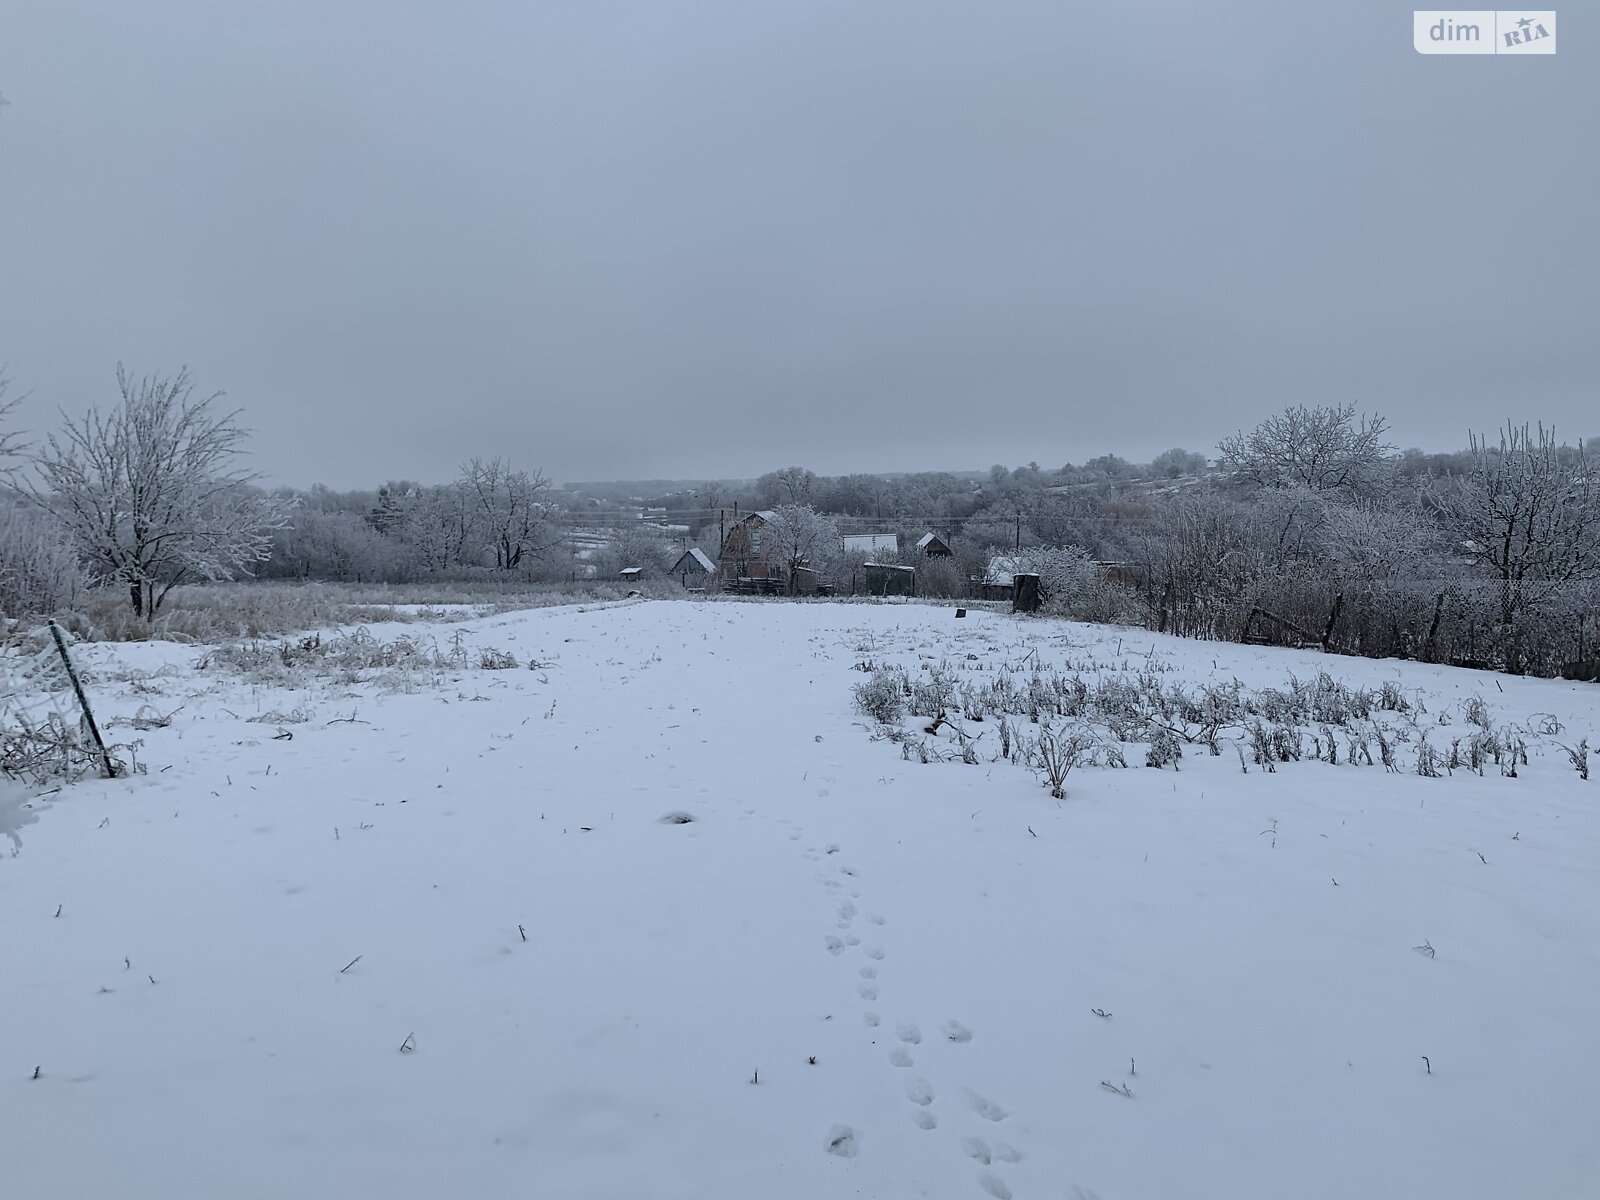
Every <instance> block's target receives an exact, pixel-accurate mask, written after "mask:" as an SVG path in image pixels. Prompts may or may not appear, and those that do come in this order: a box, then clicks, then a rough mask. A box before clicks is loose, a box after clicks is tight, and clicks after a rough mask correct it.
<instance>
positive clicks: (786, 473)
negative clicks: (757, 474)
mask: <svg viewBox="0 0 1600 1200" xmlns="http://www.w3.org/2000/svg"><path fill="white" fill-rule="evenodd" d="M816 490H817V477H816V476H815V475H814V474H812V473H811V472H810V471H808V470H806V468H804V467H784V468H783V469H782V470H779V471H768V472H767V473H766V474H765V475H763V476H761V478H759V479H757V480H756V496H757V497H758V498H759V499H760V501H761V503H763V504H766V505H770V506H771V507H773V508H777V507H780V506H782V505H796V504H800V505H806V504H810V503H811V502H812V500H813V498H814V496H815V493H816Z"/></svg>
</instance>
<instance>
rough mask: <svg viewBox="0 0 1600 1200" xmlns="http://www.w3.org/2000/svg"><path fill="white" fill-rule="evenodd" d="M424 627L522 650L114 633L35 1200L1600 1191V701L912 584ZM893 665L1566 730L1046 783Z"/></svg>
mask: <svg viewBox="0 0 1600 1200" xmlns="http://www.w3.org/2000/svg"><path fill="white" fill-rule="evenodd" d="M428 632H430V631H429V630H428V629H427V628H426V627H424V626H419V625H416V624H408V625H405V626H403V627H398V628H393V627H387V628H386V627H375V628H374V630H373V635H374V636H375V637H378V638H380V639H387V638H395V637H406V638H412V639H414V638H416V637H418V635H419V633H428ZM431 633H432V635H433V636H434V637H436V638H437V639H438V642H439V645H440V646H448V645H449V644H450V641H451V639H454V638H456V637H457V635H460V636H461V637H463V638H465V639H466V640H467V641H468V642H469V643H470V645H471V646H472V647H474V648H481V647H495V648H499V649H504V650H509V651H510V652H511V653H512V654H514V655H515V656H516V658H517V659H518V661H519V662H520V663H526V662H527V661H528V660H529V659H532V660H535V662H536V663H537V664H538V665H537V666H536V667H535V668H534V669H531V670H530V669H528V668H527V667H526V666H519V667H518V668H517V669H515V670H498V671H485V670H477V669H470V670H456V671H439V672H420V673H415V672H414V673H413V674H412V675H410V676H409V677H405V678H396V677H394V676H390V677H389V678H388V679H387V681H386V682H385V683H361V682H354V683H352V682H348V681H346V682H336V681H334V680H331V679H330V680H324V681H321V682H319V683H316V684H314V685H312V686H309V687H299V688H293V689H291V688H286V687H284V686H280V685H276V684H265V683H261V682H257V681H255V680H252V679H250V678H247V677H244V676H242V675H240V674H238V673H237V672H235V671H233V670H231V669H226V668H222V667H219V666H218V665H216V664H214V663H213V664H210V665H209V666H207V667H206V669H204V670H197V669H196V664H197V663H198V662H200V661H202V660H203V659H204V657H205V655H206V654H207V651H206V650H205V649H204V648H196V647H180V646H172V645H137V646H118V647H109V646H93V647H83V648H81V651H80V653H81V655H82V657H83V658H84V659H85V660H87V662H88V663H89V665H90V669H91V672H92V675H93V677H94V683H93V685H92V686H93V692H94V696H95V698H96V700H97V702H98V704H99V706H100V709H101V715H102V718H104V719H114V718H117V717H124V718H126V717H131V716H132V715H133V714H134V713H135V712H136V711H137V710H138V709H139V708H140V707H141V706H145V705H148V706H151V708H153V709H154V710H157V711H159V712H162V713H170V712H171V711H172V710H173V709H178V706H179V705H181V706H182V707H181V709H178V711H177V712H176V713H175V715H173V718H172V722H171V724H170V725H168V726H167V727H165V728H156V729H149V730H146V731H143V732H135V731H133V730H131V729H129V728H127V727H126V726H119V727H118V728H117V729H116V731H115V736H116V737H117V738H118V739H120V740H127V739H128V738H130V737H138V738H140V739H142V741H143V745H142V747H140V749H139V751H138V754H139V759H140V761H141V762H142V763H144V764H146V765H147V768H148V774H146V775H143V776H139V777H136V778H134V779H132V780H131V781H117V782H109V783H108V782H88V783H84V784H81V785H78V786H74V787H72V788H69V789H67V790H66V791H64V792H62V793H61V794H59V795H57V796H54V797H51V798H49V800H48V801H47V802H46V804H47V806H41V807H36V808H35V809H34V810H32V811H31V812H30V813H29V815H31V816H36V817H37V820H35V821H33V823H31V824H26V825H21V826H19V827H18V828H17V829H16V830H15V834H16V836H17V837H18V838H20V841H21V847H20V850H18V852H17V853H16V854H15V855H14V856H11V857H8V858H5V859H0V948H3V955H4V959H3V961H4V966H3V968H0V1030H3V1034H0V1165H3V1173H0V1180H3V1182H0V1191H3V1193H4V1195H6V1196H15V1197H19V1198H26V1200H46V1198H54V1197H79V1196H108V1197H109V1196H114V1197H129V1198H132V1197H138V1198H144V1197H150V1198H155V1197H160V1198H162V1200H176V1198H187V1197H194V1198H200V1197H204V1198H206V1200H215V1198H218V1197H230V1198H231V1197H261V1198H268V1197H271V1198H274V1200H276V1198H281V1197H286V1196H294V1197H350V1196H382V1197H417V1198H422V1197H428V1198H435V1197H442V1196H451V1197H456V1196H459V1197H499V1196H507V1197H509V1196H518V1197H541V1198H543V1197H550V1198H557V1200H580V1198H586V1197H596V1198H599V1197H604V1198H615V1200H645V1198H661V1200H667V1198H673V1200H690V1198H693V1200H707V1198H722V1197H727V1198H729V1200H732V1198H739V1200H747V1198H751V1197H762V1198H766V1200H777V1198H786V1197H793V1198H796V1200H800V1198H805V1200H816V1198H819V1197H835V1196H863V1197H885V1198H894V1200H902V1198H905V1197H919V1196H921V1197H939V1198H944V1197H950V1198H953V1200H961V1198H964V1197H971V1198H973V1200H984V1198H985V1197H998V1198H1000V1200H1004V1198H1005V1197H1011V1196H1014V1197H1017V1198H1019V1200H1022V1198H1028V1197H1050V1198H1052V1200H1063V1198H1074V1200H1083V1198H1086V1197H1099V1198H1100V1200H1172V1198H1184V1197H1196V1198H1199V1197H1205V1198H1211V1197H1214V1198H1217V1200H1222V1198H1228V1200H1240V1198H1253V1197H1261V1198H1268V1197H1271V1198H1282V1197H1297V1198H1322V1197H1326V1198H1328V1200H1334V1198H1337V1200H1348V1198H1349V1197H1355V1196H1373V1197H1406V1198H1409V1200H1416V1198H1425V1197H1438V1198H1441V1200H1443V1198H1447V1197H1448V1198H1449V1200H1467V1198H1473V1197H1484V1198H1488V1197H1539V1198H1541V1200H1561V1198H1574V1200H1576V1198H1579V1197H1590V1198H1592V1197H1595V1196H1600V1139H1597V1138H1596V1136H1595V1130H1596V1127H1597V1114H1600V1019H1597V1012H1600V815H1597V807H1600V806H1597V803H1596V800H1597V795H1600V793H1597V791H1596V789H1597V788H1600V780H1594V781H1590V782H1583V781H1580V779H1579V778H1578V775H1577V773H1576V772H1575V770H1574V769H1573V767H1572V764H1571V763H1570V762H1569V761H1568V760H1567V757H1566V755H1565V753H1564V752H1563V751H1561V750H1560V749H1559V747H1558V746H1557V745H1556V742H1557V741H1561V742H1566V743H1568V744H1572V743H1575V742H1576V740H1577V739H1578V738H1579V737H1582V736H1584V735H1587V736H1588V737H1589V739H1590V741H1591V743H1600V688H1597V687H1595V686H1593V685H1579V684H1568V683H1559V682H1549V681H1534V680H1525V679H1511V678H1505V677H1499V678H1497V677H1494V676H1491V675H1484V674H1476V673H1470V672H1464V671H1455V670H1450V669H1444V668H1434V667H1427V666H1420V665H1417V664H1402V663H1396V662H1366V661H1360V660H1350V659H1326V658H1322V657H1320V656H1317V655H1313V654H1304V653H1296V652H1288V651H1280V650H1266V649H1258V648H1254V647H1241V646H1231V645H1217V644H1211V643H1193V642H1187V643H1186V642H1179V641H1176V640H1173V639H1166V638H1161V637H1158V636H1156V635H1151V634H1145V633H1140V632H1131V631H1123V630H1115V629H1100V628H1090V627H1085V626H1076V625H1067V624H1062V623H1055V622H1048V621H1028V620H1023V619H1018V618H1013V617H1011V616H1009V615H1002V614H996V613H990V612H980V611H973V612H972V613H970V615H969V616H968V617H967V618H965V619H962V620H957V619H956V618H955V617H954V616H953V614H952V612H951V611H950V610H948V609H938V608H931V607H921V606H914V605H906V606H884V607H871V606H858V605H824V604H804V605H800V604H787V603H764V604H723V603H695V602H688V601H685V602H649V603H634V604H622V605H616V606H605V607H594V608H590V609H588V610H586V611H580V610H575V609H542V610H538V611H534V612H530V613H524V614H511V615H501V616H495V617H487V618H483V619H481V620H477V621H473V622H468V623H465V624H449V625H442V626H439V627H438V628H437V629H434V630H432V631H431ZM869 659H870V660H871V661H872V662H873V663H875V664H878V665H882V664H886V663H887V664H901V665H904V666H906V667H908V668H910V670H911V671H912V673H913V674H915V673H916V672H919V671H922V670H924V668H925V667H926V666H927V665H931V664H935V663H937V662H939V661H941V660H948V661H949V662H950V663H952V664H958V665H960V666H961V668H962V669H965V670H969V671H973V672H980V671H982V670H984V669H986V668H988V667H990V666H992V665H994V664H997V663H999V662H1002V661H1006V662H1012V663H1018V662H1028V663H1032V662H1039V661H1043V662H1046V663H1049V664H1066V665H1067V666H1068V667H1070V668H1073V669H1078V670H1082V671H1085V672H1086V673H1087V675H1088V676H1089V677H1094V676H1097V675H1099V676H1103V675H1107V674H1119V673H1121V674H1126V675H1129V676H1132V675H1133V674H1136V673H1138V672H1141V671H1155V670H1161V671H1162V673H1163V676H1164V677H1165V678H1169V679H1176V680H1182V681H1184V682H1186V683H1188V684H1191V685H1194V686H1199V685H1200V684H1201V683H1203V682H1206V681H1212V680H1229V679H1232V678H1235V677H1237V678H1238V679H1240V680H1242V681H1243V682H1244V683H1245V684H1246V685H1249V686H1251V687H1263V686H1273V687H1279V686H1282V685H1283V684H1284V682H1285V680H1286V679H1287V678H1288V676H1289V675H1290V674H1295V675H1297V676H1299V677H1301V678H1307V677H1311V676H1314V675H1315V674H1316V673H1317V672H1318V671H1319V670H1325V671H1327V672H1329V673H1330V674H1332V675H1333V676H1335V677H1336V678H1338V679H1341V680H1346V681H1349V682H1350V683H1352V684H1355V685H1360V686H1368V687H1377V686H1378V685H1380V684H1381V683H1383V682H1385V681H1392V682H1398V683H1399V684H1400V685H1401V686H1402V687H1403V688H1404V689H1405V690H1406V692H1407V694H1408V695H1409V696H1411V697H1412V698H1413V699H1414V700H1420V701H1421V703H1422V705H1423V706H1424V707H1425V708H1426V710H1427V715H1426V717H1425V718H1424V721H1425V722H1434V723H1437V722H1438V721H1440V720H1441V719H1443V720H1448V721H1451V722H1453V723H1454V724H1456V725H1460V724H1461V722H1462V720H1463V717H1462V713H1463V712H1464V711H1465V710H1464V705H1465V704H1466V702H1468V701H1470V700H1471V699H1473V698H1474V697H1481V698H1482V699H1483V700H1484V701H1485V702H1486V703H1487V705H1488V708H1489V710H1490V711H1491V712H1492V713H1493V717H1494V719H1495V721H1496V722H1498V723H1504V724H1517V725H1520V726H1522V727H1525V728H1549V727H1550V724H1549V716H1548V715H1549V714H1553V715H1554V716H1555V718H1556V719H1557V721H1558V722H1559V723H1560V725H1561V726H1562V728H1561V731H1560V733H1559V735H1557V736H1555V737H1550V736H1539V735H1530V737H1529V762H1528V764H1527V765H1526V766H1525V767H1523V768H1522V769H1521V770H1520V771H1519V773H1518V777H1517V778H1504V777H1502V776H1501V775H1500V774H1499V773H1498V771H1497V770H1496V769H1494V768H1493V767H1491V768H1489V769H1488V770H1487V771H1486V773H1485V774H1484V776H1482V777H1479V776H1477V775H1474V774H1470V773H1466V772H1463V771H1459V770H1458V771H1457V772H1456V773H1455V774H1454V775H1453V776H1451V777H1445V778H1437V779H1433V778H1419V777H1417V776H1416V775H1415V774H1411V773H1409V771H1410V767H1411V758H1410V753H1409V751H1408V753H1407V756H1406V757H1405V758H1404V759H1403V760H1402V762H1401V767H1402V771H1403V772H1406V773H1387V772H1385V771H1384V770H1383V769H1382V768H1381V767H1365V766H1363V767H1351V766H1348V765H1344V764H1342V763H1341V764H1340V765H1338V766H1331V765H1328V764H1326V763H1323V762H1311V761H1306V762H1296V763H1285V764H1282V765H1280V766H1279V767H1278V769H1277V770H1276V771H1275V772H1273V773H1267V772H1265V771H1264V770H1262V769H1260V768H1258V767H1252V768H1251V769H1250V771H1249V772H1248V773H1243V772H1242V771H1241V764H1240V761H1239V759H1238V757H1237V756H1236V755H1235V754H1234V753H1233V752H1232V750H1231V748H1229V749H1228V751H1227V752H1226V753H1224V754H1223V755H1222V756H1221V757H1211V756H1210V755H1208V754H1206V753H1205V752H1204V751H1203V750H1198V751H1197V750H1196V748H1195V747H1189V748H1188V749H1187V752H1186V755H1185V757H1184V758H1183V760H1182V761H1181V764H1180V767H1181V769H1180V770H1179V771H1177V772H1174V771H1172V770H1170V769H1169V770H1151V769H1146V768H1144V767H1142V766H1141V765H1139V764H1140V763H1142V761H1143V759H1142V753H1140V754H1135V753H1134V751H1133V750H1132V749H1130V752H1129V761H1130V762H1131V763H1132V764H1133V765H1132V766H1131V767H1130V768H1129V769H1127V770H1111V769H1105V768H1080V769H1079V770H1077V771H1074V772H1073V774H1072V775H1071V776H1070V777H1069V778H1068V780H1067V798H1066V799H1065V800H1063V801H1056V800H1053V799H1051V797H1050V795H1049V792H1048V790H1047V789H1045V788H1043V787H1041V785H1040V783H1039V781H1038V779H1037V778H1036V777H1035V776H1034V775H1033V774H1031V773H1030V772H1029V771H1027V770H1026V769H1024V768H1023V767H1020V766H1017V765H1014V764H1011V763H1008V762H1004V761H999V762H995V761H990V760H991V758H992V756H993V754H994V749H995V731H994V729H993V725H994V722H993V721H992V720H991V721H989V722H986V723H985V725H983V726H977V727H976V728H977V729H981V730H982V732H983V733H984V737H983V738H982V739H980V740H979V742H978V743H977V745H978V747H979V755H978V757H979V760H980V761H979V762H978V764H977V765H975V766H974V765H964V764H961V763H959V762H956V763H936V764H923V763H921V762H918V761H914V760H911V761H908V760H907V759H906V758H904V757H902V753H901V751H900V749H899V748H898V747H897V746H896V745H894V744H893V743H892V742H890V741H887V740H882V739H878V740H874V739H873V738H872V737H871V736H870V733H871V729H870V726H869V723H868V722H867V721H866V719H865V718H864V717H863V716H861V714H860V713H858V712H857V711H856V710H855V708H854V705H853V700H852V687H853V685H854V684H856V683H859V682H862V681H863V679H864V678H866V675H865V673H863V672H862V671H859V670H853V669H852V668H853V667H855V666H856V665H857V664H862V663H864V662H865V661H866V660H869ZM1169 668H1170V669H1169ZM397 685H401V686H397ZM273 714H278V715H273ZM1536 714H1544V715H1536ZM262 717H268V718H269V719H267V720H264V721H263V720H259V719H257V720H252V718H262ZM919 724H921V722H917V721H912V720H909V719H908V720H907V722H906V724H905V728H906V729H907V730H910V731H912V732H913V733H915V732H916V730H917V726H918V725H919ZM280 731H282V732H287V733H291V734H292V735H293V736H292V738H290V737H281V736H280ZM1230 736H1234V735H1230ZM1597 765H1600V764H1597ZM677 813H681V814H685V815H687V816H688V817H690V818H692V819H691V820H690V821H688V822H687V823H674V822H673V821H671V820H667V821H664V820H663V819H662V818H664V817H667V816H669V815H670V814H677ZM11 848H12V847H11V845H10V843H9V842H6V841H0V849H4V850H6V851H9V850H10V849H11ZM1418 947H1424V948H1429V949H1431V951H1432V953H1431V955H1430V954H1429V953H1427V952H1426V950H1423V951H1419V949H1417V948H1418ZM1101 1014H1104V1015H1101ZM36 1070H37V1077H36V1078H35V1077H34V1076H35V1071H36ZM1113 1089H1118V1090H1113Z"/></svg>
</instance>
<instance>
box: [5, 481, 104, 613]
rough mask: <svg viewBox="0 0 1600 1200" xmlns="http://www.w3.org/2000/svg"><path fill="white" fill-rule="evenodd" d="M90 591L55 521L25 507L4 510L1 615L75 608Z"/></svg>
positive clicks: (47, 514)
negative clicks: (86, 590)
mask: <svg viewBox="0 0 1600 1200" xmlns="http://www.w3.org/2000/svg"><path fill="white" fill-rule="evenodd" d="M85 588H86V581H85V578H84V574H83V570H82V568H81V567H80V566H79V565H78V556H77V554H76V553H74V551H73V550H72V547H71V546H70V544H69V543H68V541H67V538H66V534H65V533H64V531H63V530H62V529H61V527H60V525H59V524H58V523H57V522H56V520H55V518H53V517H52V516H50V514H49V513H47V512H45V511H44V510H43V509H40V508H35V507H33V506H31V505H24V504H5V505H3V506H0V614H3V615H5V616H9V617H12V618H18V617H26V616H35V615H45V614H48V613H53V612H58V611H60V610H61V609H65V608H71V607H72V606H73V605H75V604H76V603H77V602H78V598H79V597H80V596H81V595H82V594H83V592H84V590H85Z"/></svg>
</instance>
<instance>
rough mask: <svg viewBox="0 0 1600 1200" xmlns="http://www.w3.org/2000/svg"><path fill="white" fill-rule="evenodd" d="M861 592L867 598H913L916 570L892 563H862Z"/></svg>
mask: <svg viewBox="0 0 1600 1200" xmlns="http://www.w3.org/2000/svg"><path fill="white" fill-rule="evenodd" d="M861 581H862V585H863V586H862V591H863V592H865V593H866V594H867V595H869V596H915V595H916V594H917V569H916V568H915V567H901V566H897V565H895V564H894V563H875V562H869V563H862V564H861Z"/></svg>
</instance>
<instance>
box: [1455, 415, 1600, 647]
mask: <svg viewBox="0 0 1600 1200" xmlns="http://www.w3.org/2000/svg"><path fill="white" fill-rule="evenodd" d="M1471 443H1472V468H1471V471H1470V472H1469V473H1468V474H1467V476H1466V477H1465V478H1462V479H1459V480H1453V481H1448V482H1447V483H1446V484H1443V485H1440V486H1438V487H1436V488H1435V490H1434V492H1433V501H1434V503H1435V505H1436V506H1437V508H1438V511H1439V516H1440V520H1441V522H1442V523H1443V525H1444V527H1445V528H1446V530H1448V531H1449V533H1450V535H1451V536H1452V538H1453V539H1454V540H1455V542H1456V546H1457V548H1458V549H1459V550H1461V551H1463V552H1464V553H1466V554H1467V555H1469V556H1470V557H1471V558H1472V559H1473V560H1474V561H1475V562H1476V563H1477V564H1478V565H1479V566H1480V567H1481V568H1483V569H1484V570H1486V571H1487V573H1488V574H1489V576H1490V578H1491V579H1493V581H1494V583H1495V592H1496V600H1497V603H1498V608H1499V617H1500V622H1501V624H1502V625H1510V624H1511V623H1512V622H1513V621H1514V620H1515V619H1516V618H1517V616H1518V615H1519V614H1520V613H1523V612H1525V611H1530V610H1537V609H1538V608H1540V607H1541V606H1542V605H1544V604H1545V603H1546V602H1547V601H1549V600H1551V599H1552V598H1553V597H1555V596H1556V595H1557V594H1558V593H1559V592H1561V591H1562V590H1563V589H1564V588H1566V587H1567V586H1568V585H1570V584H1575V583H1579V582H1582V581H1585V580H1590V579H1594V578H1596V577H1600V480H1597V479H1596V473H1597V470H1600V468H1597V466H1596V464H1595V463H1593V462H1591V461H1590V460H1589V459H1588V457H1587V455H1585V454H1584V453H1583V452H1582V451H1581V450H1579V451H1573V450H1572V449H1571V448H1570V447H1567V448H1563V447H1561V446H1560V445H1559V444H1558V443H1557V442H1556V437H1555V433H1554V431H1551V430H1546V429H1545V428H1544V427H1543V426H1542V425H1541V426H1539V427H1538V428H1537V429H1536V430H1530V429H1529V427H1528V426H1527V425H1523V426H1521V427H1520V428H1519V427H1517V426H1515V425H1507V427H1506V428H1505V429H1504V430H1502V431H1501V433H1500V440H1499V444H1498V445H1491V444H1490V443H1489V442H1488V441H1487V440H1486V439H1483V438H1480V437H1478V436H1477V435H1476V434H1474V435H1472V438H1471ZM1564 449H1565V451H1566V452H1565V453H1563V452H1562V451H1563V450H1564Z"/></svg>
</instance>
